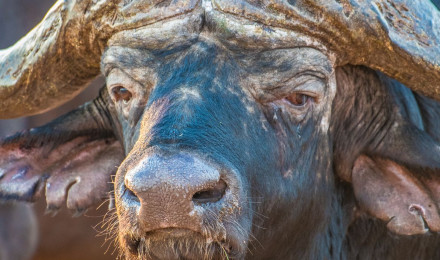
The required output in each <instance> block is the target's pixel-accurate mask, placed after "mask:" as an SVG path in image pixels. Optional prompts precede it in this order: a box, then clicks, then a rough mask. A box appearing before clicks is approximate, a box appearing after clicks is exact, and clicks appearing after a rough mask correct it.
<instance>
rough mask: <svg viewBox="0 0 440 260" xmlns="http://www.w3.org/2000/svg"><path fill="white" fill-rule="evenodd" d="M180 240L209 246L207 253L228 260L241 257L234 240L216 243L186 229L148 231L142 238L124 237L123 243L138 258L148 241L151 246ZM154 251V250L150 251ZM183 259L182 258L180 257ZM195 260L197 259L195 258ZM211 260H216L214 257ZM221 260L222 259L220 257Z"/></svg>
mask: <svg viewBox="0 0 440 260" xmlns="http://www.w3.org/2000/svg"><path fill="white" fill-rule="evenodd" d="M179 239H181V240H182V241H193V242H194V244H197V243H199V244H204V245H209V246H208V247H207V248H209V251H210V252H211V254H213V255H219V256H224V254H225V253H226V254H227V255H228V257H227V258H228V259H237V258H239V256H240V255H241V254H240V253H239V251H238V250H237V249H238V247H236V246H234V245H235V244H236V243H234V239H228V240H226V241H216V240H212V239H211V238H207V237H205V236H203V235H202V234H201V233H200V232H196V231H194V230H191V229H186V228H160V229H155V230H152V231H148V232H147V233H146V234H145V236H142V237H133V236H131V235H129V234H127V235H125V236H124V242H125V245H126V248H127V249H128V251H129V253H130V254H131V255H133V256H138V255H139V252H140V250H141V246H145V245H143V244H142V243H145V242H146V241H148V240H150V242H151V241H153V243H151V244H155V243H154V242H156V243H157V242H159V241H160V242H159V243H163V244H165V243H166V241H172V240H176V241H178V240H179ZM152 251H154V250H152ZM182 257H183V256H182ZM193 258H194V257H186V256H185V257H184V259H193ZM195 259H199V257H196V258H195ZM213 259H217V258H216V257H214V258H213ZM220 259H223V257H220Z"/></svg>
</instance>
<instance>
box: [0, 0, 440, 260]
mask: <svg viewBox="0 0 440 260" xmlns="http://www.w3.org/2000/svg"><path fill="white" fill-rule="evenodd" d="M434 8H435V7H434V6H433V5H432V4H431V3H426V4H425V5H424V4H422V3H419V4H415V3H409V2H408V3H402V4H398V3H394V2H382V1H378V2H377V3H374V4H371V5H370V4H367V3H364V2H361V1H360V2H359V3H356V2H354V1H353V2H350V1H339V2H332V1H331V2H328V3H327V2H325V3H324V2H323V3H319V4H318V3H315V2H312V1H290V2H289V3H285V2H277V1H275V2H270V3H269V2H268V3H266V2H264V1H263V2H254V1H252V2H251V1H249V2H241V1H235V2H234V1H201V2H197V1H182V2H158V3H151V2H148V3H147V2H145V3H144V1H124V2H123V3H122V2H121V3H119V2H118V1H94V2H93V3H92V2H90V3H89V1H67V2H59V3H58V4H57V5H55V7H54V8H53V9H52V11H51V12H50V13H49V14H48V16H47V17H46V18H45V20H44V21H43V23H42V24H40V26H39V27H37V28H36V29H34V31H33V32H31V34H30V35H28V36H26V38H24V39H22V40H21V42H19V43H17V45H15V46H14V47H12V48H10V49H8V50H5V51H3V53H1V54H2V56H0V58H1V61H2V62H4V63H3V64H6V66H3V67H2V69H1V74H0V76H1V78H0V79H1V80H2V81H0V82H2V84H4V87H3V88H2V89H1V90H0V91H2V92H0V95H2V96H5V97H6V96H7V95H9V96H10V97H11V98H10V99H7V98H5V100H6V101H5V102H6V103H5V104H6V105H5V106H4V107H2V108H1V110H0V111H1V114H2V115H12V116H17V115H23V114H27V113H34V112H36V111H41V110H44V109H47V108H49V107H50V106H51V105H47V102H49V101H52V100H55V99H57V100H59V101H60V102H62V100H63V99H66V98H69V97H70V96H71V95H72V94H74V93H76V92H77V91H78V90H79V88H80V86H82V84H84V82H86V81H87V80H88V79H89V78H91V77H93V76H95V75H96V74H97V73H98V70H99V68H100V71H101V72H102V74H104V76H105V77H106V86H104V87H103V88H102V90H101V92H100V95H99V96H98V97H97V98H96V99H95V100H94V101H92V102H90V103H87V104H85V105H83V106H82V107H80V108H78V109H77V110H74V111H72V112H70V113H69V114H67V115H65V116H62V117H60V118H58V119H57V120H55V121H53V122H51V123H49V124H48V125H45V126H42V127H40V128H36V129H31V130H29V131H26V132H23V133H20V134H17V135H15V136H12V137H9V138H6V139H5V140H4V141H3V142H2V146H1V148H0V153H1V155H2V157H1V158H0V195H1V197H2V198H4V199H18V200H30V201H32V200H35V199H37V198H38V197H40V196H41V195H42V194H43V193H44V192H45V197H46V201H47V204H48V209H49V210H57V209H58V208H59V207H61V206H62V205H63V204H64V203H65V202H67V207H68V208H70V209H74V210H77V211H79V212H82V211H83V210H85V209H86V208H87V207H89V206H91V205H92V204H93V203H96V202H98V201H100V200H101V199H103V198H105V197H106V196H110V197H111V200H113V199H114V200H115V206H116V207H115V208H116V214H117V219H116V220H115V221H116V222H115V223H113V224H114V225H115V226H116V231H115V232H117V237H118V241H119V243H120V245H121V249H122V250H121V252H122V253H123V254H124V255H125V256H126V257H127V258H129V259H130V258H142V259H200V258H208V259H211V258H216V259H217V258H234V259H242V258H252V259H256V258H261V259H267V258H273V259H286V258H289V259H290V258H294V259H303V258H306V259H324V258H331V257H334V258H341V257H342V258H344V257H349V256H359V255H361V256H362V252H363V250H362V243H358V242H359V239H360V238H359V237H362V236H357V237H356V236H355V235H353V232H361V231H359V230H362V227H364V226H366V228H364V229H365V230H364V233H371V232H373V231H374V230H376V229H377V227H378V226H380V225H382V226H386V227H387V228H388V229H389V230H391V231H392V232H394V233H396V234H398V235H417V234H424V233H427V232H438V231H440V216H439V206H440V204H439V202H440V198H439V196H440V193H439V192H438V189H439V177H438V170H439V169H440V159H439V158H440V157H439V155H440V150H439V147H440V146H439V143H438V141H439V138H440V132H439V130H438V129H439V128H438V127H437V126H438V125H437V123H436V121H435V120H438V119H439V118H440V115H439V113H440V110H439V105H438V103H437V102H435V101H433V100H431V99H429V98H426V97H424V96H421V95H419V94H415V93H413V92H412V91H411V90H409V89H407V88H406V87H405V86H403V85H402V84H401V83H399V82H398V81H396V80H393V79H391V78H390V77H389V76H392V77H394V78H396V79H398V80H400V81H402V82H404V83H407V84H408V85H409V86H410V87H412V88H413V89H414V90H420V91H422V92H423V93H425V94H428V95H430V96H431V97H436V98H438V94H437V90H438V87H439V86H438V84H437V83H436V80H439V79H440V70H439V67H438V66H439V65H438V60H436V59H435V58H436V57H438V52H436V51H438V50H439V48H440V47H439V44H438V40H439V39H438V37H439V36H438V32H437V31H436V30H435V29H433V28H431V27H429V26H428V25H427V24H428V22H427V19H428V18H432V19H431V21H430V22H431V23H434V24H438V23H439V14H438V11H437V10H436V9H434ZM339 12H340V13H339ZM421 13H423V15H424V16H421ZM408 17H409V18H408ZM413 18H414V19H413ZM415 18H418V19H415ZM393 19H401V20H402V19H403V20H402V21H404V22H408V23H409V22H410V21H411V22H412V23H411V24H410V25H408V26H409V27H410V29H408V27H400V25H399V24H398V21H397V20H393ZM405 19H407V20H405ZM411 26H412V27H411ZM405 30H407V31H405ZM408 30H409V31H411V32H412V33H413V34H410V33H409V32H408ZM428 32H429V33H432V34H424V33H428ZM427 35H430V36H427ZM431 35H432V36H431ZM405 37H407V38H408V39H409V42H408V43H402V42H400V40H401V39H403V38H405ZM29 43H38V44H39V45H38V46H36V47H32V48H31V49H30V50H29V49H26V48H24V45H25V44H29ZM31 46H34V45H31ZM420 46H424V47H423V48H421V47H420ZM416 47H417V48H416ZM25 53H27V54H29V55H27V56H23V55H24V54H25ZM99 61H100V63H99ZM348 63H351V64H357V65H359V64H361V65H364V66H353V65H348ZM367 66H368V67H369V68H368V67H367ZM372 69H377V70H380V71H381V72H379V71H374V70H372ZM51 72H56V73H53V74H52V73H51ZM419 72H420V73H423V75H421V74H419ZM382 73H385V74H382ZM49 75H50V77H49ZM386 75H388V76H386ZM437 82H438V81H437ZM23 84H27V85H25V86H23ZM45 84H46V85H45ZM40 92H41V95H35V94H39V93H40ZM5 93H9V94H5ZM18 101H26V102H28V103H26V104H28V105H27V106H21V107H20V108H19V109H18V108H17V105H15V104H16V103H17V102H18ZM108 192H110V193H108ZM108 194H110V195H108ZM366 216H368V217H366ZM369 218H371V219H375V220H377V222H375V224H371V225H368V223H369V222H368V221H369ZM372 230H373V231H372ZM386 236H388V235H386ZM420 239H426V238H420ZM436 239H437V236H436V235H434V236H432V237H430V238H427V241H428V242H427V243H435V242H436ZM390 250H391V249H390ZM433 250H434V249H433ZM434 251H435V250H434ZM390 252H391V251H390ZM429 252H431V251H429V250H427V251H426V250H425V251H423V252H422V253H423V254H425V255H426V254H428V253H429ZM418 253H419V251H416V252H415V253H414V254H415V256H418V255H417V254H418ZM386 254H387V253H384V255H381V256H382V257H386V256H389V255H386ZM391 254H392V253H391Z"/></svg>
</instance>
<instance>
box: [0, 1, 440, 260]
mask: <svg viewBox="0 0 440 260" xmlns="http://www.w3.org/2000/svg"><path fill="white" fill-rule="evenodd" d="M54 2H55V0H0V49H3V48H6V47H8V46H10V45H12V44H14V43H15V42H16V41H17V40H18V39H20V38H21V37H22V36H24V35H25V34H26V33H27V32H28V31H29V30H31V29H32V28H33V27H34V26H35V25H36V24H37V23H38V22H40V21H41V19H42V18H43V17H44V15H45V13H46V12H47V11H48V10H49V8H50V7H51V6H52V5H53V4H54ZM432 2H433V3H434V4H435V5H436V6H437V8H439V9H440V0H432ZM0 66H1V64H0ZM102 84H103V79H102V78H98V79H96V80H95V81H94V82H93V83H92V84H91V86H90V87H89V88H88V89H87V90H85V91H84V92H83V93H81V94H80V95H79V96H78V97H76V98H75V99H74V100H72V101H71V102H69V103H67V104H65V105H63V106H62V107H59V108H56V109H54V110H52V111H49V112H47V113H45V114H42V115H36V116H31V117H26V118H18V119H11V120H0V136H6V135H10V134H13V133H15V132H17V131H20V130H23V129H27V128H31V127H35V126H40V125H43V124H45V123H47V122H49V121H51V120H52V119H54V118H56V117H58V116H60V115H62V114H64V113H66V112H67V111H70V110H72V109H73V108H76V107H77V106H79V105H80V104H82V103H84V102H86V101H88V100H91V99H93V98H94V97H96V95H97V93H98V90H99V88H100V87H101V86H102ZM0 105H1V100H0ZM45 206H46V204H45V202H44V201H40V202H38V203H36V204H35V205H34V206H32V207H33V208H34V209H35V211H36V216H37V219H38V223H39V242H38V247H37V251H36V253H35V256H34V258H33V259H35V260H43V259H45V260H52V259H54V260H55V259H57V260H71V259H72V260H73V259H83V260H86V259H95V260H100V259H115V258H116V255H117V252H115V253H113V254H112V252H114V248H113V247H112V246H111V245H110V248H108V247H109V244H110V243H109V242H106V243H105V242H104V237H102V236H101V237H97V235H98V231H99V230H101V227H100V225H99V223H100V222H101V221H102V219H103V215H104V214H105V213H106V207H107V205H103V206H102V207H101V208H100V209H99V210H94V209H91V210H89V211H88V212H87V213H86V214H85V216H82V217H78V218H73V217H72V215H71V213H70V212H68V211H67V210H66V209H63V210H62V211H61V212H60V213H58V215H56V216H48V215H45V214H44V210H45ZM0 210H1V207H0ZM0 225H1V223H0ZM94 227H95V228H94ZM97 230H98V231H97ZM107 248H108V250H107ZM105 251H107V253H106V254H104V253H105Z"/></svg>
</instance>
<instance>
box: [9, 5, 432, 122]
mask: <svg viewBox="0 0 440 260" xmlns="http://www.w3.org/2000/svg"><path fill="white" fill-rule="evenodd" d="M207 2H210V3H211V4H210V5H209V6H212V8H213V9H214V10H216V11H217V12H219V13H228V14H232V15H236V16H241V17H242V18H245V19H248V20H252V21H254V22H256V23H259V24H262V25H268V26H275V27H282V28H285V29H288V30H291V31H295V32H297V33H299V34H302V35H305V36H307V37H308V38H310V39H311V41H312V42H313V41H314V42H319V43H320V44H321V45H323V46H325V47H326V49H327V50H328V51H329V53H332V54H334V55H333V58H334V61H335V64H336V65H345V64H349V63H350V64H355V65H365V66H368V67H371V68H373V69H376V70H380V71H382V72H384V73H385V74H387V75H388V76H390V77H393V78H395V79H397V80H399V81H400V82H402V83H404V84H406V85H407V86H408V87H410V88H412V89H413V90H415V91H419V92H421V93H423V94H425V95H427V96H429V97H432V98H436V99H437V100H440V84H439V82H440V29H439V28H440V12H439V10H438V9H437V7H436V6H434V4H433V3H432V2H431V1H430V0H419V1H412V0H386V1H385V0H374V1H365V0H296V1H293V0H261V1H255V0H248V1H243V0H203V1H197V0H187V1H171V2H170V3H167V4H164V1H162V0H156V1H154V0H153V1H151V0H148V1H147V0H133V1H127V0H124V1H122V0H65V1H62V0H59V1H58V2H57V3H56V4H55V5H54V6H53V7H52V9H51V10H50V11H49V13H48V14H47V15H46V17H45V18H44V20H43V21H42V22H41V23H40V24H39V25H38V26H37V27H36V28H35V29H33V30H32V31H31V32H30V33H29V34H28V35H26V36H25V37H24V38H22V39H21V40H20V41H18V42H17V43H16V44H15V45H13V46H12V47H10V48H8V49H5V50H1V51H0V64H1V67H0V100H1V106H0V118H12V117H18V116H24V115H29V114H35V113H39V112H43V111H45V110H47V109H50V108H53V107H56V106H58V105H60V104H62V103H64V102H66V101H67V100H69V99H70V98H72V97H73V96H74V95H76V94H77V93H78V92H79V91H81V90H82V89H83V88H84V87H85V86H86V84H87V83H88V82H89V81H90V80H91V79H93V78H94V77H95V76H96V75H98V73H99V61H100V57H101V54H102V51H103V50H104V48H105V47H106V46H107V40H108V39H109V38H110V37H111V36H112V35H114V34H115V33H117V32H119V31H123V30H128V29H133V28H138V27H141V26H144V25H147V24H152V23H155V22H157V21H160V20H164V19H166V18H168V17H176V16H178V15H185V14H186V13H189V12H191V11H192V10H194V9H196V8H199V9H200V8H203V6H208V5H207V4H206V3H207ZM310 45H313V44H312V43H311V44H310Z"/></svg>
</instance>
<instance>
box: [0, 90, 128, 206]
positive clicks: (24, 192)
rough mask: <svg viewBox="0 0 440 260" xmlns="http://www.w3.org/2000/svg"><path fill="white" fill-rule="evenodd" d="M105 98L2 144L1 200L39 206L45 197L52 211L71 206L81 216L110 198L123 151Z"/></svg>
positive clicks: (10, 138)
mask: <svg viewBox="0 0 440 260" xmlns="http://www.w3.org/2000/svg"><path fill="white" fill-rule="evenodd" d="M103 93H104V92H103V91H101V95H100V96H99V97H98V98H97V99H95V100H94V101H92V102H90V103H87V104H85V105H83V106H81V107H79V108H78V109H76V110H74V111H72V112H70V113H68V114H66V115H64V116H61V117H59V118H57V119H55V120H54V121H52V122H50V123H49V124H47V125H44V126H42V127H39V128H35V129H31V130H28V131H25V132H22V133H19V134H16V135H14V136H11V137H9V138H6V139H5V140H3V141H1V142H0V199H2V200H21V201H35V200H37V199H38V198H40V197H41V196H43V195H44V193H45V195H46V201H47V208H48V210H57V209H59V208H60V207H61V206H62V205H63V204H64V203H67V208H69V209H72V210H76V211H77V212H82V211H83V210H85V209H87V208H88V207H90V206H91V205H93V204H95V203H97V202H99V201H101V200H102V199H104V198H106V197H108V195H109V194H108V193H109V191H110V190H111V188H112V184H111V176H112V175H113V174H115V172H116V170H117V167H118V166H119V164H120V163H121V161H122V160H123V158H124V152H123V149H122V147H121V145H120V143H119V141H118V140H117V139H116V137H115V135H114V134H113V131H112V122H113V121H112V120H111V119H110V118H108V115H109V113H106V112H107V108H108V105H107V103H108V100H107V99H108V97H106V96H105V95H103Z"/></svg>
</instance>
